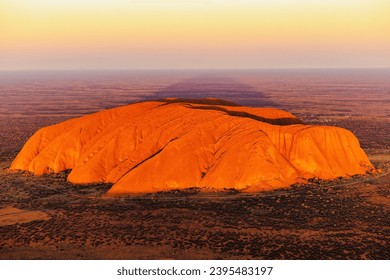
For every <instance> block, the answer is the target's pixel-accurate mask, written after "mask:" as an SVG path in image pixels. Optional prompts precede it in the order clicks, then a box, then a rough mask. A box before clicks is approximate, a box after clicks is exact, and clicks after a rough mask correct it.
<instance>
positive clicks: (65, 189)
mask: <svg viewBox="0 0 390 280" xmlns="http://www.w3.org/2000/svg"><path fill="white" fill-rule="evenodd" d="M248 79H249V78H248ZM267 79H269V77H267ZM340 79H341V78H340ZM341 80H342V79H341ZM288 83H289V81H288V80H287V81H286V82H280V83H279V82H278V83H277V82H276V81H275V83H274V84H272V83H269V84H266V85H265V86H264V85H263V88H264V92H265V93H264V94H265V95H266V96H267V98H268V99H267V100H268V102H270V101H272V102H275V104H276V105H277V106H278V107H280V108H282V109H286V110H288V111H291V112H292V113H294V114H295V115H297V116H298V117H299V118H301V119H302V120H304V121H305V122H306V123H311V124H319V125H324V124H329V125H337V126H340V127H344V128H347V129H349V130H351V131H352V132H353V133H354V134H355V135H356V136H357V138H358V139H359V140H360V143H361V145H362V148H363V149H364V150H365V151H366V153H367V154H368V156H369V158H370V160H371V162H372V163H373V165H374V166H375V167H376V168H378V169H381V170H382V172H381V173H379V174H375V175H365V176H355V177H353V178H349V179H337V180H333V181H317V180H315V181H312V182H310V184H308V185H295V186H292V187H291V188H289V189H282V190H277V191H270V192H263V193H258V194H242V193H238V192H227V193H209V194H205V193H200V192H198V190H197V189H191V190H188V191H185V192H168V193H157V194H153V195H143V196H132V197H121V198H106V197H105V198H103V197H102V195H103V194H104V193H105V192H106V191H107V190H108V189H109V188H110V187H111V186H110V185H107V184H100V185H79V186H75V185H72V184H69V183H67V182H66V175H67V174H65V173H60V174H56V175H53V174H51V175H50V174H49V175H43V176H39V177H37V176H32V175H31V174H29V173H22V172H17V173H9V172H7V168H8V167H9V166H10V164H11V161H12V160H13V159H14V158H15V156H16V154H17V153H18V151H19V150H20V149H21V147H22V145H23V143H24V142H25V141H26V140H27V139H28V137H30V136H31V134H32V133H33V132H34V131H35V130H36V129H38V128H40V127H42V126H46V125H49V124H53V123H57V122H60V121H63V120H65V119H68V118H70V117H75V116H79V115H80V114H86V113H90V112H91V110H92V109H91V108H90V107H83V106H81V105H80V107H77V111H72V110H71V109H66V108H65V107H66V106H65V107H58V106H60V105H61V104H62V103H56V105H55V106H54V107H55V108H56V109H57V108H58V110H57V111H58V112H60V113H58V114H56V110H54V109H53V108H54V107H50V106H49V105H47V104H46V105H45V106H49V107H50V108H51V109H50V110H51V111H50V110H49V111H50V112H49V113H50V114H48V113H47V114H42V112H41V113H40V111H39V102H38V104H37V105H36V106H30V107H28V108H30V109H31V111H29V114H26V115H23V114H16V113H15V114H14V113H12V114H11V113H9V111H7V110H8V109H7V108H16V107H17V106H16V105H15V104H21V103H20V102H19V101H20V100H19V101H18V102H16V103H15V104H11V103H12V102H11V103H9V106H8V107H4V108H5V109H4V108H3V113H1V109H2V108H0V143H1V145H0V189H1V191H0V209H2V210H0V221H1V219H2V217H3V216H1V213H4V212H1V211H7V213H10V209H11V207H12V208H14V209H13V211H11V212H12V213H13V214H12V215H15V216H14V217H13V218H14V219H13V221H12V224H10V222H8V224H4V223H1V222H0V259H390V237H389V236H390V209H389V208H390V184H389V182H390V138H389V137H388V135H390V125H389V118H388V117H389V112H388V104H389V103H388V102H389V98H388V96H389V93H390V91H389V85H388V84H385V85H382V84H381V85H380V90H378V94H377V95H375V90H374V89H375V88H377V85H375V87H374V86H371V85H365V86H362V84H356V86H354V87H353V89H351V92H352V91H353V92H356V94H355V95H350V96H349V97H345V96H348V95H345V96H344V97H343V98H340V99H339V100H337V99H336V98H333V99H329V96H330V95H331V94H330V93H329V92H327V94H323V95H321V94H319V95H318V96H316V98H308V96H305V95H302V94H301V93H302V91H303V90H305V91H306V92H307V91H312V92H316V91H319V90H320V88H322V89H326V90H328V89H330V90H329V91H332V90H334V91H335V92H337V93H339V91H340V90H345V87H344V85H340V86H339V85H338V84H335V85H333V86H332V87H328V86H329V85H328V84H320V83H317V84H310V85H309V86H307V87H306V86H303V85H308V84H307V83H306V82H304V83H302V84H299V83H298V82H297V83H296V84H294V87H291V85H288V86H289V87H290V88H291V91H289V92H288V91H287V90H286V88H285V87H286V84H288ZM327 85H328V86H327ZM182 87H183V85H180V86H179V89H180V90H181V89H182ZM254 87H257V86H254ZM9 88H11V89H13V88H14V87H12V85H10V86H9ZM96 88H102V86H101V85H99V84H98V85H96ZM156 88H158V87H156ZM168 88H169V87H168ZM229 88H231V87H229ZM276 88H277V89H279V90H280V92H282V91H283V92H287V93H288V94H287V95H286V96H285V97H286V98H285V99H281V98H279V99H278V95H280V94H281V93H280V92H277V91H275V90H273V89H276ZM378 88H379V87H378ZM357 89H359V90H357ZM0 90H1V87H0ZM7 92H10V94H11V93H12V92H11V91H7ZM161 92H162V93H163V94H162V97H166V95H168V94H169V92H168V93H165V92H166V90H165V91H164V90H161ZM367 92H370V94H371V95H367ZM123 94H124V93H123ZM253 94H257V93H253ZM195 97H197V98H198V97H203V96H195ZM216 97H220V98H225V99H229V96H227V97H226V96H221V95H219V96H216ZM15 98H16V97H15ZM37 98H38V97H37ZM91 98H92V97H91ZM116 98H117V97H116ZM348 98H350V99H349V100H347V99H348ZM119 99H120V98H119ZM7 100H8V99H7ZM38 100H39V98H38ZM115 100H117V99H115ZM354 100H355V101H354ZM362 100H370V102H366V103H365V104H368V105H367V106H362ZM234 101H237V100H234ZM99 102H100V103H101V104H107V103H105V100H102V99H99ZM121 102H122V103H121ZM121 102H119V101H118V102H116V104H112V105H113V107H114V105H115V106H117V105H119V104H125V103H126V100H124V99H123V100H122V101H121ZM63 104H66V102H65V103H63ZM275 104H274V105H275ZM244 105H248V104H244ZM276 105H275V106H276ZM325 105H326V106H325ZM347 105H348V106H347ZM110 106H111V105H110ZM0 107H1V106H0ZM22 107H23V106H22ZM97 107H99V106H97ZM97 107H96V108H95V107H94V108H93V110H96V109H103V108H104V106H103V105H102V106H100V107H99V108H97ZM294 108H295V109H294ZM34 110H35V111H34ZM93 110H92V111H93ZM356 110H360V111H356ZM46 112H48V111H46ZM4 209H8V210H4ZM16 209H19V210H16ZM20 211H24V212H20ZM18 213H26V214H29V215H30V214H31V213H35V214H37V213H39V215H38V216H36V215H32V217H31V216H30V217H29V219H30V220H28V219H27V216H23V215H24V214H23V215H22V216H19V218H18V215H21V214H18ZM21 217H23V219H20V218H21ZM15 222H17V223H15Z"/></svg>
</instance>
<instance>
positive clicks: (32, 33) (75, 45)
mask: <svg viewBox="0 0 390 280" xmlns="http://www.w3.org/2000/svg"><path fill="white" fill-rule="evenodd" d="M389 14H390V2H389V1H385V0H355V1H352V0H339V1H335V0H331V1H318V0H315V1H308V0H298V1H290V0H277V1H262V0H260V1H254V0H253V1H250V0H242V1H239V0H236V1H233V0H232V1H223V0H220V1H217V0H216V1H212V0H210V1H207V0H196V1H186V0H160V1H153V0H148V1H137V0H134V1H125V0H100V1H92V0H77V1H76V0H67V1H65V0H57V1H49V0H36V1H28V0H3V1H1V3H0V30H1V32H0V42H1V44H0V70H30V69H151V68H152V69H162V68H163V69H175V68H176V69H177V68H179V69H182V68H184V69H193V68H202V69H221V68H340V67H341V68H354V67H363V68H375V67H390V51H389V49H390V28H389V26H390V17H389V16H388V15H389Z"/></svg>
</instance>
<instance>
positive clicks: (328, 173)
mask: <svg viewBox="0 0 390 280" xmlns="http://www.w3.org/2000/svg"><path fill="white" fill-rule="evenodd" d="M10 169H11V170H28V171H31V172H33V173H34V174H36V175H41V174H44V173H51V172H55V173H56V172H60V171H63V170H67V169H71V172H70V174H69V176H68V180H69V181H70V182H72V183H74V184H86V183H97V182H107V183H113V187H112V188H111V189H110V190H109V191H108V193H107V195H123V194H130V193H149V192H158V191H166V190H173V189H186V188H192V187H197V188H201V189H203V190H224V189H236V190H240V191H246V192H256V191H262V190H271V189H276V188H281V187H287V186H289V185H291V184H293V183H295V182H298V181H304V180H305V179H308V178H313V177H316V178H322V179H332V178H336V177H339V176H343V177H345V176H351V175H354V174H364V173H366V172H369V171H372V170H373V167H372V165H371V163H370V162H369V160H368V158H367V156H366V154H365V153H364V151H363V150H362V149H361V148H360V145H359V142H358V140H357V139H356V137H355V136H354V135H353V134H352V133H351V132H350V131H348V130H345V129H342V128H337V127H328V126H314V125H304V124H303V123H302V122H301V121H300V120H299V119H297V118H296V117H295V116H294V115H292V114H290V113H288V112H286V111H282V110H278V109H272V108H249V107H242V106H238V105H236V104H234V103H230V102H227V101H223V100H218V99H202V100H184V99H165V100H161V101H149V102H141V103H136V104H131V105H128V106H123V107H118V108H114V109H110V110H105V111H101V112H98V113H95V114H91V115H87V116H84V117H81V118H76V119H71V120H68V121H65V122H62V123H59V124H56V125H53V126H49V127H45V128H42V129H40V130H38V131H37V132H36V133H35V134H34V135H33V136H32V137H31V138H30V139H29V140H28V141H27V143H26V144H25V145H24V147H23V149H22V150H21V152H20V153H19V154H18V156H17V157H16V159H15V160H14V162H13V163H12V165H11V167H10Z"/></svg>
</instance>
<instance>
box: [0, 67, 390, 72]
mask: <svg viewBox="0 0 390 280" xmlns="http://www.w3.org/2000/svg"><path fill="white" fill-rule="evenodd" d="M259 70H262V71H264V70H267V71H278V70H279V71H280V70H390V66H389V67H280V68H279V67H278V68H96V69H94V68H85V69H82V68H74V69H73V68H72V69H66V68H64V69H61V68H48V69H38V68H36V69H0V72H47V71H55V72H88V71H97V72H100V71H259Z"/></svg>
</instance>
